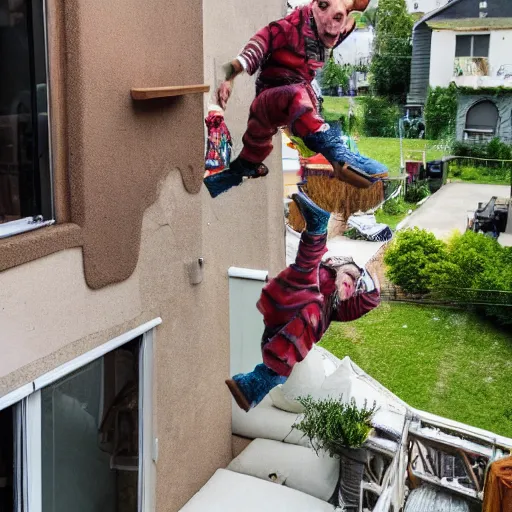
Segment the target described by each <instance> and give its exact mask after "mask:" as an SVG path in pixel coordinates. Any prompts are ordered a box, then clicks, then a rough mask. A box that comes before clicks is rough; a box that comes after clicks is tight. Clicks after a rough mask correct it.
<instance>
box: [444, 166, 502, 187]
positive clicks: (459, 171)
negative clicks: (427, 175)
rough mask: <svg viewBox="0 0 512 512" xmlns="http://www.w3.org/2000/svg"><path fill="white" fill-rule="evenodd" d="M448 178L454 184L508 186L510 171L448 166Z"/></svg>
mask: <svg viewBox="0 0 512 512" xmlns="http://www.w3.org/2000/svg"><path fill="white" fill-rule="evenodd" d="M448 177H449V178H450V180H451V181H454V182H467V183H475V184H478V185H481V184H489V185H510V184H511V183H512V181H511V179H512V177H511V171H510V170H507V169H500V168H494V169H493V168H487V167H471V166H457V165H450V169H449V172H448Z"/></svg>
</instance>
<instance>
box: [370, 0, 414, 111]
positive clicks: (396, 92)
mask: <svg viewBox="0 0 512 512" xmlns="http://www.w3.org/2000/svg"><path fill="white" fill-rule="evenodd" d="M376 17H377V27H376V31H375V40H374V46H373V56H372V63H371V66H370V71H371V84H372V87H373V91H374V93H375V94H377V95H379V96H385V97H386V98H389V99H391V100H393V101H404V100H405V97H406V95H407V91H408V89H409V80H410V75H411V57H412V27H413V23H414V22H413V19H412V16H411V15H410V14H409V13H408V12H407V6H406V4H405V0H379V6H378V8H377V16H376Z"/></svg>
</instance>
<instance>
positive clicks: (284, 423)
mask: <svg viewBox="0 0 512 512" xmlns="http://www.w3.org/2000/svg"><path fill="white" fill-rule="evenodd" d="M232 404H233V407H232V414H231V430H232V433H233V434H235V435H238V436H243V437H247V438H249V439H256V438H263V439H274V440H275V441H284V442H285V443H291V444H299V445H302V446H309V441H308V439H307V437H305V436H304V434H303V433H302V432H300V431H298V430H296V429H294V428H292V426H293V424H294V423H295V422H296V420H297V418H298V416H299V415H298V414H293V413H290V412H285V411H282V410H280V409H278V408H277V407H274V406H273V405H272V400H271V399H270V396H269V395H267V396H266V397H265V398H264V399H263V400H262V401H261V403H260V404H258V405H257V406H256V407H255V408H254V409H251V410H250V411H249V412H245V411H244V410H242V409H240V407H238V405H237V404H236V402H235V401H234V400H233V401H232Z"/></svg>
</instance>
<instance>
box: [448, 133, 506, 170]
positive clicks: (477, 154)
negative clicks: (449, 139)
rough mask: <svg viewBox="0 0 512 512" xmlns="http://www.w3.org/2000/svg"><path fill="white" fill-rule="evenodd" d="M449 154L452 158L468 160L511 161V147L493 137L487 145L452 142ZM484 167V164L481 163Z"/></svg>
mask: <svg viewBox="0 0 512 512" xmlns="http://www.w3.org/2000/svg"><path fill="white" fill-rule="evenodd" d="M451 153H452V155H453V156H465V157H469V158H482V159H485V158H489V159H492V160H512V146H510V145H509V144H506V143H505V142H502V141H501V140H500V139H499V138H498V137H495V138H494V139H492V140H491V141H490V142H489V143H487V144H468V143H467V142H461V141H454V142H453V145H452V148H451ZM483 164H484V165H485V162H483Z"/></svg>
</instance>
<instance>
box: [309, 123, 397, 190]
mask: <svg viewBox="0 0 512 512" xmlns="http://www.w3.org/2000/svg"><path fill="white" fill-rule="evenodd" d="M341 136H342V133H341V130H340V129H339V128H338V127H337V126H331V127H330V128H329V129H328V130H326V131H324V132H317V133H312V134H310V135H307V136H306V137H304V138H303V140H304V143H305V144H306V146H307V147H308V148H309V149H310V150H311V151H315V152H316V153H321V154H322V155H323V156H324V157H325V158H326V159H327V160H329V162H330V163H331V165H332V166H333V167H334V174H335V176H336V178H338V179H339V180H341V181H346V182H347V183H349V184H350V185H353V186H355V187H357V188H369V187H370V186H371V185H372V184H373V183H375V182H376V181H382V180H385V179H386V178H387V177H388V169H387V167H386V166H385V165H383V164H381V163H380V162H377V161H376V160H373V159H372V158H368V157H365V156H363V155H360V154H359V153H354V152H353V151H350V149H349V148H348V146H347V145H346V144H345V143H344V142H343V140H342V138H341Z"/></svg>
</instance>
